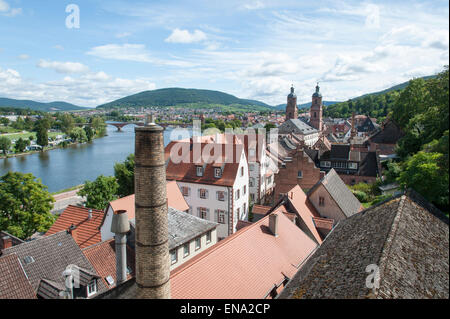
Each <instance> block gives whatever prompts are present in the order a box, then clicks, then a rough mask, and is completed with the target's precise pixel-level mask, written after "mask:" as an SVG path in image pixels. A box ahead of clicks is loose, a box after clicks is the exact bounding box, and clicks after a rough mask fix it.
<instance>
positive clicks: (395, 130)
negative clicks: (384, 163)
mask: <svg viewBox="0 0 450 319" xmlns="http://www.w3.org/2000/svg"><path fill="white" fill-rule="evenodd" d="M403 136H404V133H403V131H402V130H401V129H400V127H399V126H398V125H397V124H396V123H395V122H394V121H393V120H391V119H388V120H386V122H385V123H383V125H382V127H381V130H379V131H377V132H376V133H375V134H373V135H371V136H370V137H369V140H368V141H367V144H368V147H369V150H370V151H376V150H377V151H379V154H380V155H381V156H393V155H394V156H395V147H396V146H397V143H398V141H399V140H400V139H401V138H402V137H403Z"/></svg>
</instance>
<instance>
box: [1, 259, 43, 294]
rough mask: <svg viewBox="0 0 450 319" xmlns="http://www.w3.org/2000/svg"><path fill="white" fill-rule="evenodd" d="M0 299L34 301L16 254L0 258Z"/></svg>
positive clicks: (32, 291) (30, 287)
mask: <svg viewBox="0 0 450 319" xmlns="http://www.w3.org/2000/svg"><path fill="white" fill-rule="evenodd" d="M0 299H36V293H35V292H34V289H33V287H32V286H31V284H30V282H29V281H28V278H27V276H26V274H25V272H24V270H23V268H22V265H21V264H20V261H19V259H18V258H17V255H16V254H11V255H7V256H3V257H0Z"/></svg>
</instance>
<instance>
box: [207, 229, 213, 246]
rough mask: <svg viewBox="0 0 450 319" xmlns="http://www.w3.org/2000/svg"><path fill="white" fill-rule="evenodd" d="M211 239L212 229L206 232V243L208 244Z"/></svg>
mask: <svg viewBox="0 0 450 319" xmlns="http://www.w3.org/2000/svg"><path fill="white" fill-rule="evenodd" d="M211 240H212V231H211V230H210V231H208V232H207V233H206V243H207V244H209V243H210V242H211Z"/></svg>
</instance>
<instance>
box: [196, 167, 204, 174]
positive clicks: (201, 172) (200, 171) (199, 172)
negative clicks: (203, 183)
mask: <svg viewBox="0 0 450 319" xmlns="http://www.w3.org/2000/svg"><path fill="white" fill-rule="evenodd" d="M197 176H203V166H197Z"/></svg>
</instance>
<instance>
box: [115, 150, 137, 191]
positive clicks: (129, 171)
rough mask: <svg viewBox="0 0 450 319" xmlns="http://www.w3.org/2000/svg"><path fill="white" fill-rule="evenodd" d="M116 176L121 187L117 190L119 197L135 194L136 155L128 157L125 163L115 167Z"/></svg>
mask: <svg viewBox="0 0 450 319" xmlns="http://www.w3.org/2000/svg"><path fill="white" fill-rule="evenodd" d="M114 176H115V177H116V179H117V183H118V185H119V187H118V190H117V194H118V195H119V197H124V196H128V195H131V194H134V154H130V155H128V157H127V159H126V160H125V161H124V162H123V163H116V164H115V165H114Z"/></svg>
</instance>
